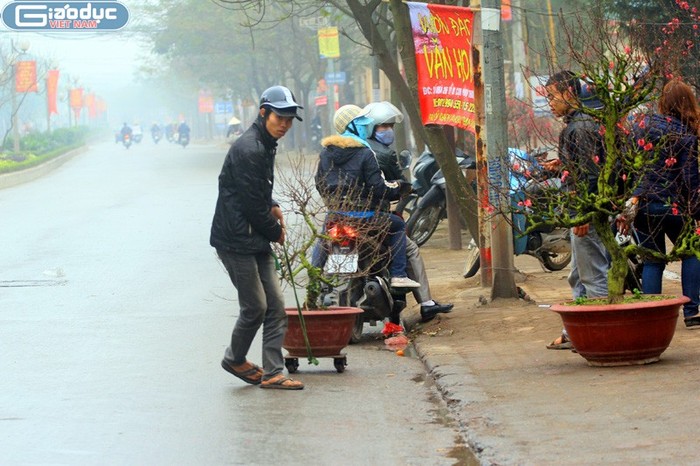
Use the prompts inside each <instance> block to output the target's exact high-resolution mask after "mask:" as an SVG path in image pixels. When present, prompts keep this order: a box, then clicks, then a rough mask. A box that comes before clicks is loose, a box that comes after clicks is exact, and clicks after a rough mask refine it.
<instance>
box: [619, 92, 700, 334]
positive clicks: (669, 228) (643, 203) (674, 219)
mask: <svg viewBox="0 0 700 466" xmlns="http://www.w3.org/2000/svg"><path fill="white" fill-rule="evenodd" d="M658 104H659V113H658V114H654V115H652V116H649V117H646V118H644V119H642V120H640V121H639V122H638V123H637V124H636V125H635V126H634V129H633V133H634V137H635V141H636V142H637V144H640V145H642V146H647V145H649V146H648V147H649V148H650V149H651V150H650V154H654V156H655V157H656V161H655V163H654V164H653V166H651V167H647V169H646V170H645V172H644V174H643V176H642V179H641V180H640V183H639V186H638V187H637V189H635V191H634V196H633V197H632V198H631V199H630V200H629V201H628V203H627V205H628V210H629V206H631V205H635V206H636V207H635V208H634V210H635V211H636V212H637V215H636V218H635V219H634V226H635V228H636V230H637V234H638V235H639V241H640V243H639V244H640V246H642V247H645V248H649V249H651V250H654V251H659V252H662V253H665V252H666V237H668V239H669V240H671V242H673V243H676V241H678V238H679V237H680V236H681V233H682V232H683V231H684V229H686V228H687V227H690V225H687V224H686V223H687V222H688V221H689V220H690V218H691V217H692V218H695V219H697V218H699V217H700V215H699V214H700V212H699V210H700V195H699V194H698V189H699V188H700V175H698V130H699V129H700V112H699V111H698V105H697V102H696V99H695V96H694V95H693V91H692V89H691V88H690V87H689V86H688V85H687V84H685V83H683V82H682V81H680V80H678V79H674V80H672V81H670V82H668V83H667V84H666V85H665V86H664V88H663V91H662V92H661V97H660V98H659V102H658ZM653 148H656V151H657V152H656V153H655V152H653V150H654V149H653ZM665 267H666V263H665V262H662V261H659V260H658V259H654V258H646V259H645V260H644V268H643V269H642V291H643V292H644V293H645V294H659V293H661V282H662V278H663V271H664V268H665ZM681 286H682V289H683V295H684V296H687V297H688V298H690V302H688V303H686V304H684V305H683V317H684V320H685V326H686V327H697V326H700V314H699V313H698V304H699V302H700V260H698V258H697V257H695V256H694V255H691V256H688V257H685V258H683V259H682V260H681Z"/></svg>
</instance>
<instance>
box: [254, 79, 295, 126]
mask: <svg viewBox="0 0 700 466" xmlns="http://www.w3.org/2000/svg"><path fill="white" fill-rule="evenodd" d="M260 108H269V109H270V110H272V111H273V112H275V113H276V114H277V115H279V116H282V117H296V119H297V120H299V121H302V120H301V117H300V116H299V115H298V114H297V109H303V108H304V107H302V106H301V105H299V104H298V103H297V102H296V99H295V98H294V94H292V91H290V90H289V89H287V88H286V87H284V86H272V87H270V88H268V89H265V90H264V91H263V93H262V94H260Z"/></svg>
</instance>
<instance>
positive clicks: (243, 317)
mask: <svg viewBox="0 0 700 466" xmlns="http://www.w3.org/2000/svg"><path fill="white" fill-rule="evenodd" d="M259 108H260V110H259V113H258V117H257V119H256V120H255V121H254V122H253V124H252V125H251V126H250V128H248V129H247V130H246V131H245V132H244V133H243V134H242V135H241V136H240V137H239V138H238V139H237V140H236V141H235V142H234V143H233V144H232V145H231V147H230V148H229V150H228V153H227V154H226V158H225V160H224V164H223V167H222V169H221V173H220V175H219V196H218V199H217V202H216V208H215V212H214V219H213V221H212V226H211V236H210V241H209V242H210V244H211V245H212V246H213V247H214V248H216V252H217V254H218V256H219V258H220V259H221V262H222V263H223V264H224V267H225V268H226V270H227V272H228V274H229V276H230V278H231V282H232V283H233V286H234V287H235V288H236V290H237V292H238V303H239V306H240V311H239V316H238V320H237V321H236V324H235V327H234V328H233V332H232V334H231V342H230V345H229V346H228V347H227V348H226V352H225V353H224V358H223V360H222V361H221V366H222V367H223V368H224V369H225V370H226V371H228V372H230V373H231V374H233V375H234V376H236V377H238V378H239V379H241V380H243V381H244V382H246V383H249V384H252V385H260V386H261V387H262V388H276V389H284V390H300V389H303V388H304V384H303V383H302V382H300V381H298V380H292V379H289V378H287V377H285V376H284V374H283V369H284V357H283V355H282V341H283V340H284V335H285V333H286V330H287V315H286V313H285V311H284V296H283V294H282V290H281V288H280V284H279V280H278V278H277V272H276V270H275V261H274V258H273V256H272V248H271V247H270V243H271V242H276V243H279V244H284V241H285V237H286V235H285V224H284V217H283V215H282V210H281V209H280V207H279V204H277V203H276V202H275V201H274V200H273V199H272V190H273V186H274V164H275V153H276V150H277V141H278V140H279V139H280V138H282V137H283V136H284V135H285V134H286V133H287V131H289V129H290V128H291V127H292V123H293V121H294V119H295V118H297V119H299V120H301V118H300V117H299V115H298V114H297V111H298V110H299V109H302V108H303V107H302V106H301V105H299V104H298V103H296V100H295V99H294V96H293V95H292V93H291V92H290V91H289V89H287V88H286V87H283V86H273V87H271V88H269V89H267V90H265V91H264V92H263V93H262V95H261V96H260V107H259ZM260 326H262V327H263V341H262V359H263V361H262V362H263V367H262V368H261V367H259V366H257V365H255V364H253V363H252V362H250V361H248V360H247V359H246V357H247V355H248V351H249V349H250V345H251V344H252V342H253V339H254V338H255V335H256V334H257V332H258V330H259V328H260Z"/></svg>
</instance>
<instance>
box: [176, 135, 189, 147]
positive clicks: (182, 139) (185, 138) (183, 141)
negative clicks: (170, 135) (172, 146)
mask: <svg viewBox="0 0 700 466" xmlns="http://www.w3.org/2000/svg"><path fill="white" fill-rule="evenodd" d="M177 143H178V144H180V145H181V146H182V147H183V148H185V147H187V144H189V143H190V134H189V133H182V134H179V135H178V138H177Z"/></svg>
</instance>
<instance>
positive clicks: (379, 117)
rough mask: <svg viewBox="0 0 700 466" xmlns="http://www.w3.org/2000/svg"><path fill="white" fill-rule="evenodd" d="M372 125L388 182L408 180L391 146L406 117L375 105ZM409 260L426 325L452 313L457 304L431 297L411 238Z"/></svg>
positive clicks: (371, 109)
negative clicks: (418, 284)
mask: <svg viewBox="0 0 700 466" xmlns="http://www.w3.org/2000/svg"><path fill="white" fill-rule="evenodd" d="M364 110H365V112H366V113H367V116H368V117H369V118H371V119H372V123H371V124H370V125H369V126H367V133H368V134H369V138H368V139H367V142H368V143H369V146H370V148H371V149H372V151H374V155H375V156H376V157H377V162H378V163H379V168H380V169H381V171H382V173H383V174H384V178H386V179H387V180H401V181H407V180H406V178H405V177H404V176H403V171H402V170H401V166H400V165H399V159H398V155H397V154H396V151H395V150H394V149H393V148H392V147H391V145H392V144H393V143H394V125H395V124H396V123H401V122H402V121H403V114H402V113H401V111H400V110H399V109H398V108H396V106H395V105H393V104H392V103H391V102H386V101H383V102H372V103H370V104H368V105H366V106H365V108H364ZM406 259H407V260H408V268H407V269H406V272H408V276H409V278H411V279H412V280H415V281H416V282H418V283H420V287H418V288H414V289H413V297H414V298H415V299H416V302H418V303H420V315H421V320H422V321H423V322H429V321H431V320H433V319H434V318H435V317H436V316H437V315H438V314H441V313H447V312H450V311H452V308H453V307H454V305H453V304H450V303H447V304H440V303H438V302H437V301H435V300H433V299H432V297H431V295H430V284H429V282H428V275H427V273H426V272H425V264H424V263H423V258H422V257H421V255H420V248H419V247H418V245H417V244H416V242H415V241H413V240H412V239H411V238H410V237H407V238H406Z"/></svg>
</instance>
